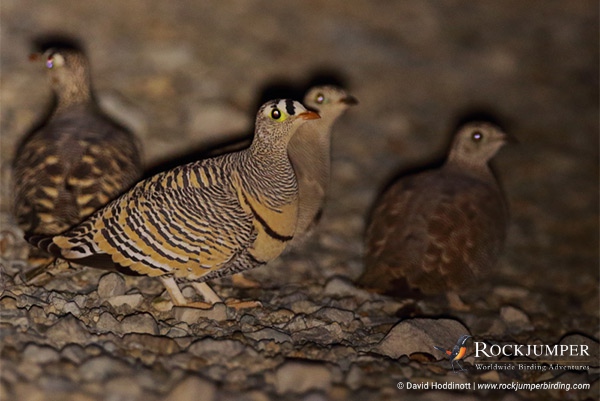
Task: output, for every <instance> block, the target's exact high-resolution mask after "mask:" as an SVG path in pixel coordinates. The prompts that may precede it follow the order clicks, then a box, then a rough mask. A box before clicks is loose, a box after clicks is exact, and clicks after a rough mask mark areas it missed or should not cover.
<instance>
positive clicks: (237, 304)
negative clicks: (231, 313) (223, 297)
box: [225, 299, 262, 310]
mask: <svg viewBox="0 0 600 401" xmlns="http://www.w3.org/2000/svg"><path fill="white" fill-rule="evenodd" d="M225 305H226V306H227V307H228V308H233V309H236V310H239V309H250V308H262V303H261V302H260V301H242V300H239V299H228V300H227V301H225Z"/></svg>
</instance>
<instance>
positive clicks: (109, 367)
mask: <svg viewBox="0 0 600 401" xmlns="http://www.w3.org/2000/svg"><path fill="white" fill-rule="evenodd" d="M80 371H81V377H82V378H83V380H85V381H93V382H99V383H101V382H103V381H104V380H106V379H107V378H109V377H118V376H128V375H129V374H130V373H131V369H130V368H129V367H128V366H127V365H125V364H124V363H123V362H121V361H119V360H117V359H113V358H111V357H109V356H105V355H101V356H97V357H94V358H91V359H89V360H88V361H86V362H85V363H83V365H81V368H80Z"/></svg>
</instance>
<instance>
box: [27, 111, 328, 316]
mask: <svg viewBox="0 0 600 401" xmlns="http://www.w3.org/2000/svg"><path fill="white" fill-rule="evenodd" d="M316 118H319V115H318V114H317V113H315V112H312V111H307V110H306V109H305V108H304V107H303V106H302V105H301V104H300V103H298V102H294V101H292V100H273V101H269V102H267V103H265V104H264V105H263V106H262V107H261V108H260V110H259V111H258V115H257V117H256V126H255V135H254V140H253V141H252V144H251V145H250V147H249V148H247V149H244V150H242V151H239V152H234V153H228V154H225V155H222V156H218V157H214V158H210V159H204V160H200V161H197V162H193V163H190V164H186V165H183V166H179V167H176V168H174V169H172V170H169V171H166V172H163V173H159V174H157V175H155V176H154V177H152V178H149V179H147V180H144V181H142V182H140V183H138V184H137V185H136V186H135V187H134V188H132V189H131V190H130V191H129V192H127V193H126V194H124V195H123V196H121V197H120V198H118V199H116V200H115V201H113V202H112V203H110V204H109V205H107V206H106V207H104V208H103V209H101V210H100V211H98V212H97V213H95V214H93V215H92V216H91V217H90V218H89V219H87V220H86V221H84V222H83V223H81V224H80V225H79V226H77V227H75V228H73V229H72V230H70V231H68V232H66V233H65V234H63V235H61V236H57V237H54V238H40V237H35V236H34V237H31V238H30V239H29V240H30V242H31V243H33V244H37V245H38V246H40V247H42V248H43V249H45V250H47V251H49V252H51V253H52V254H53V255H56V256H59V257H62V258H65V259H68V260H73V261H76V262H78V263H81V264H84V265H89V266H93V267H100V268H108V269H110V268H117V269H118V270H119V269H120V270H121V271H133V272H135V273H137V274H142V275H148V276H158V277H160V278H161V280H162V282H163V283H164V285H165V287H166V288H167V291H168V292H169V294H170V296H171V299H172V301H173V303H174V304H175V305H181V306H184V305H186V306H198V307H206V306H207V304H205V303H189V302H187V301H186V299H185V298H184V297H183V295H182V294H181V292H180V291H179V288H178V286H177V283H176V280H189V281H192V282H193V283H192V284H193V286H194V287H195V288H196V289H197V290H198V292H200V293H201V294H202V295H203V296H204V298H205V300H206V301H208V302H218V301H219V300H220V299H219V297H218V296H217V295H216V294H215V293H214V292H212V290H211V289H210V287H208V285H207V284H206V283H205V281H206V280H210V279H214V278H217V277H221V276H225V275H229V274H234V273H237V272H240V271H243V270H246V269H250V268H253V267H257V266H259V265H262V264H265V263H266V262H268V261H270V260H272V259H274V258H276V257H277V256H278V255H279V254H280V253H281V252H282V251H283V249H284V248H285V246H286V244H287V243H288V242H289V241H290V240H291V239H292V238H293V235H294V229H295V227H296V220H297V214H298V186H297V182H296V177H295V175H294V171H293V168H292V165H291V163H290V161H289V158H288V156H287V146H288V142H289V140H290V138H291V137H292V135H293V134H294V132H295V131H296V130H297V128H298V127H299V126H301V124H302V123H304V122H306V121H307V120H310V119H316Z"/></svg>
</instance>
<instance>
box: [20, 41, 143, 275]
mask: <svg viewBox="0 0 600 401" xmlns="http://www.w3.org/2000/svg"><path fill="white" fill-rule="evenodd" d="M36 59H39V55H38V56H37V57H36ZM43 62H44V65H45V68H46V70H47V73H48V77H49V80H50V85H51V87H52V90H53V92H54V97H55V107H54V109H53V111H52V113H51V115H50V117H49V119H48V120H47V121H46V123H45V124H44V125H43V126H42V127H41V128H39V129H37V130H36V131H34V132H32V133H31V134H30V135H29V136H28V137H26V138H25V139H24V140H23V142H22V143H21V144H20V146H19V147H18V149H17V152H16V155H15V158H14V162H13V174H14V176H13V184H14V191H15V201H14V213H15V215H16V217H17V220H18V224H19V226H20V227H21V228H22V229H23V230H24V231H25V233H26V234H27V235H33V234H40V235H55V234H59V233H62V232H63V231H65V230H67V229H69V228H70V227H73V226H74V225H76V224H78V223H79V222H81V221H82V220H83V219H85V218H86V217H88V216H89V215H90V214H92V213H93V212H94V211H96V210H97V209H99V208H100V207H102V206H104V205H106V204H107V203H108V202H109V201H111V200H112V199H114V198H116V197H117V196H118V195H120V194H121V193H122V192H124V191H125V190H126V189H128V188H129V187H131V186H132V185H133V184H134V183H135V182H136V181H137V180H138V179H139V178H140V177H141V174H142V167H141V166H142V162H141V155H140V149H139V146H138V144H137V142H136V139H135V137H134V136H133V134H132V133H131V132H129V131H128V130H126V129H125V128H123V127H121V126H120V125H118V124H117V123H115V122H114V121H112V120H111V119H109V118H108V117H107V116H105V115H104V114H103V113H102V111H101V110H100V109H99V107H98V105H97V103H96V101H95V100H94V97H93V93H92V87H91V79H90V67H89V64H88V60H87V58H86V57H85V55H84V54H83V52H82V51H80V50H78V49H74V48H67V47H65V48H52V49H49V50H47V51H46V52H45V53H44V54H43ZM30 261H31V262H32V264H33V265H34V266H37V267H38V268H37V269H33V270H32V271H30V272H28V273H27V275H26V277H27V278H28V279H31V278H32V277H34V276H36V275H37V274H39V273H41V272H43V271H44V269H45V267H47V266H48V264H49V263H51V262H52V261H53V258H52V257H50V256H49V255H47V254H43V253H41V252H39V251H37V252H36V250H32V252H31V254H30Z"/></svg>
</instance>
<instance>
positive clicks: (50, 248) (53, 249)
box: [25, 234, 62, 258]
mask: <svg viewBox="0 0 600 401" xmlns="http://www.w3.org/2000/svg"><path fill="white" fill-rule="evenodd" d="M52 238H54V237H53V236H50V235H43V234H25V241H27V242H29V243H30V244H31V245H33V246H34V247H36V248H39V249H41V250H42V251H45V252H47V253H49V254H50V255H52V256H55V257H57V258H60V257H62V253H61V250H60V248H59V247H58V245H56V244H55V243H54V242H52Z"/></svg>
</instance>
